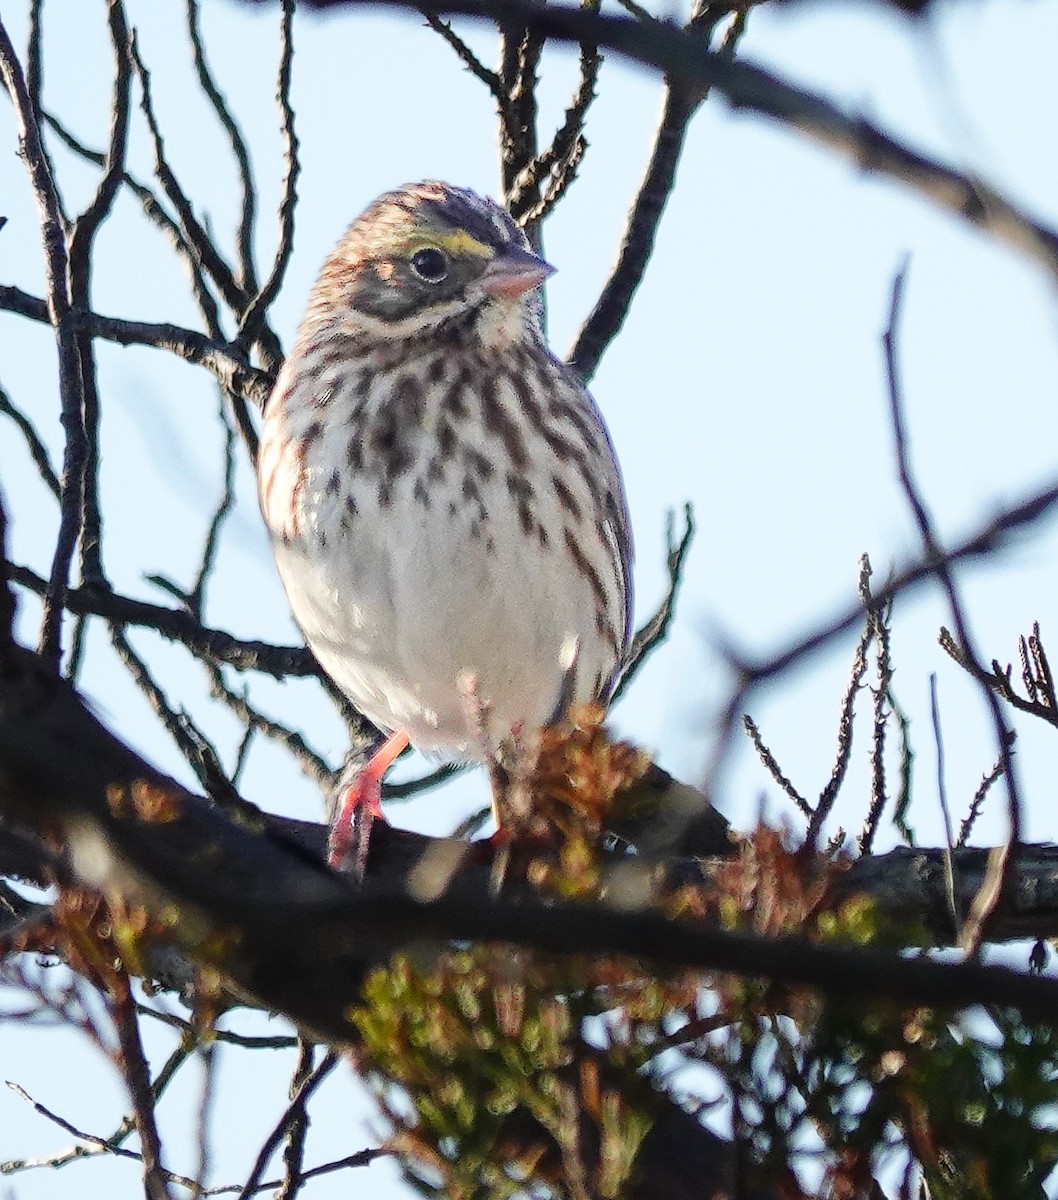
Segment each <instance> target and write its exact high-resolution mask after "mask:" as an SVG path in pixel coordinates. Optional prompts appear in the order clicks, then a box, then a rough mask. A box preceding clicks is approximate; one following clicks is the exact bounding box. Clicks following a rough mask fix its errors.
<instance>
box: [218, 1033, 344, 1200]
mask: <svg viewBox="0 0 1058 1200" xmlns="http://www.w3.org/2000/svg"><path fill="white" fill-rule="evenodd" d="M339 1061H340V1060H339V1057H338V1055H337V1054H336V1053H335V1052H334V1051H333V1050H328V1052H327V1053H326V1054H325V1055H324V1056H323V1058H322V1059H321V1060H320V1064H319V1066H318V1067H316V1068H314V1069H313V1070H312V1072H311V1073H310V1074H308V1075H306V1076H305V1077H304V1079H303V1080H302V1081H301V1083H300V1084H299V1085H298V1086H297V1087H296V1088H295V1090H294V1095H293V1096H292V1097H291V1101H290V1104H289V1105H288V1106H287V1108H286V1111H285V1112H284V1113H283V1115H282V1116H281V1117H280V1118H279V1120H278V1122H277V1123H276V1125H275V1128H274V1129H273V1130H272V1132H271V1133H270V1134H269V1135H268V1137H267V1138H266V1139H265V1143H264V1145H263V1146H262V1147H261V1149H260V1151H259V1153H258V1155H257V1159H256V1161H255V1162H254V1165H253V1170H251V1172H250V1177H249V1179H247V1181H246V1183H245V1184H244V1185H243V1189H242V1191H241V1192H240V1193H239V1197H238V1200H250V1197H251V1196H253V1195H254V1193H255V1192H256V1191H257V1190H258V1188H259V1186H260V1181H261V1176H262V1175H263V1174H264V1170H265V1167H267V1166H268V1160H269V1159H270V1158H271V1157H272V1155H273V1154H274V1153H275V1152H276V1148H277V1147H278V1146H279V1143H280V1142H281V1141H282V1140H283V1138H284V1137H285V1136H286V1134H287V1131H288V1130H289V1129H290V1126H291V1123H292V1122H294V1121H297V1120H299V1119H301V1117H302V1115H303V1114H304V1112H305V1110H306V1106H307V1104H308V1102H309V1100H310V1099H311V1098H312V1094H313V1092H315V1091H316V1089H317V1088H318V1087H319V1086H320V1084H321V1083H323V1081H324V1080H325V1079H326V1078H327V1076H328V1075H329V1074H330V1073H331V1072H332V1071H333V1070H334V1068H335V1067H336V1066H337V1065H338V1062H339Z"/></svg>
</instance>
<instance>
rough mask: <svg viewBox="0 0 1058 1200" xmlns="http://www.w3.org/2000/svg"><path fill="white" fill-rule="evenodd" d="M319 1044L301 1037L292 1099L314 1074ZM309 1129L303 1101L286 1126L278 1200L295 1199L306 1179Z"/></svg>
mask: <svg viewBox="0 0 1058 1200" xmlns="http://www.w3.org/2000/svg"><path fill="white" fill-rule="evenodd" d="M315 1054H316V1047H315V1045H314V1044H313V1043H312V1042H308V1041H305V1040H304V1039H302V1041H301V1043H300V1045H299V1046H298V1059H297V1064H296V1065H295V1067H294V1075H293V1078H292V1079H291V1081H290V1092H289V1096H290V1099H291V1100H293V1099H294V1097H295V1096H296V1095H297V1094H298V1091H299V1090H300V1088H301V1087H302V1086H303V1084H304V1083H305V1081H306V1080H307V1079H308V1078H309V1076H310V1075H311V1074H312V1069H313V1060H314V1058H315ZM308 1131H309V1113H308V1108H307V1107H306V1106H305V1105H304V1104H302V1105H300V1106H299V1108H298V1109H297V1111H296V1112H294V1113H293V1114H292V1115H291V1118H290V1121H289V1124H288V1126H287V1130H286V1145H285V1146H284V1147H283V1186H282V1187H281V1188H280V1189H279V1191H278V1192H276V1195H275V1200H294V1197H295V1196H296V1195H297V1194H298V1192H299V1191H300V1190H301V1186H302V1183H303V1181H304V1180H303V1175H302V1172H303V1171H304V1169H305V1140H306V1137H307V1135H308Z"/></svg>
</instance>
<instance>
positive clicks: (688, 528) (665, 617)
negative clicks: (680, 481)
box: [610, 504, 695, 704]
mask: <svg viewBox="0 0 1058 1200" xmlns="http://www.w3.org/2000/svg"><path fill="white" fill-rule="evenodd" d="M675 527H676V519H675V514H674V513H673V512H672V511H671V510H670V511H669V514H668V518H667V521H666V526H665V541H666V544H667V546H668V549H667V552H666V558H665V568H666V570H667V572H668V576H669V583H668V588H667V589H666V592H665V595H664V597H663V599H662V601H661V603H660V604H659V605H658V607H657V610H656V611H655V613H654V615H653V616H652V617H650V618H649V619H648V620H647V621H646V622H645V623H644V624H643V625H641V626H640V628H639V629H637V630H636V633H635V636H634V637H633V638H632V644H631V645H630V646H629V648H628V655H627V657H626V658H625V661H624V663H623V664H622V665H621V668H620V671H619V673H618V676H617V682H616V683H615V684H614V688H613V692H612V693H611V695H610V703H611V704H615V703H616V702H617V700H618V699H619V698H620V696H621V695H622V693H623V692H624V690H625V688H626V687H627V686H628V684H629V683H630V682H631V681H632V680H633V679H634V678H635V676H636V675H637V674H638V672H639V669H640V667H642V665H643V663H644V662H645V661H646V660H647V659H648V658H649V657H650V655H651V654H652V653H653V651H654V650H655V649H656V648H657V647H658V646H660V645H661V644H662V643H663V642H664V641H665V638H666V637H667V636H668V632H669V626H670V625H671V623H672V618H673V616H674V615H675V611H676V596H677V593H678V592H679V589H680V584H681V583H682V582H683V569H684V564H685V563H686V560H687V553H688V551H689V550H690V548H691V542H692V541H693V540H694V533H695V526H694V509H693V508H692V507H691V505H690V504H685V505H684V506H683V532H682V533H681V534H680V536H679V538H678V539H677V538H676V536H675V533H676V528H675Z"/></svg>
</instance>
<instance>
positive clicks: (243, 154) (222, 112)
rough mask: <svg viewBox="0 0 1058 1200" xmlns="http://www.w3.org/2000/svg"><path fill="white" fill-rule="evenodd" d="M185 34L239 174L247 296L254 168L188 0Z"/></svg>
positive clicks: (253, 285)
mask: <svg viewBox="0 0 1058 1200" xmlns="http://www.w3.org/2000/svg"><path fill="white" fill-rule="evenodd" d="M187 34H188V39H189V40H190V42H191V51H192V54H193V56H194V61H195V74H196V75H197V76H198V84H199V87H200V88H201V89H202V94H203V95H204V96H205V97H206V99H207V100H208V101H209V103H210V107H211V108H212V109H213V112H214V115H215V116H216V118H217V120H218V121H219V122H220V125H221V128H222V129H223V130H224V132H225V133H226V134H227V135H228V141H229V143H230V144H231V153H232V158H233V159H234V160H235V166H236V169H237V170H238V173H239V188H240V191H241V193H242V205H241V210H240V216H239V232H238V236H237V245H238V253H239V280H238V282H239V285H240V286H241V287H242V289H243V290H244V291H245V292H247V293H250V292H256V291H257V269H256V266H255V264H254V245H253V238H254V225H255V221H256V216H257V187H256V185H255V183H254V178H253V164H252V162H251V160H250V151H249V148H248V147H247V145H246V139H245V138H244V137H243V135H242V130H241V129H240V127H239V123H238V121H236V120H235V117H234V116H233V115H232V111H231V109H230V108H229V107H228V102H227V100H226V99H225V98H224V95H223V93H222V92H221V90H220V88H219V87H217V83H216V80H215V79H214V78H213V72H212V70H211V69H210V66H209V60H208V59H207V57H206V47H205V43H204V41H203V39H202V28H201V25H200V21H199V3H198V0H187Z"/></svg>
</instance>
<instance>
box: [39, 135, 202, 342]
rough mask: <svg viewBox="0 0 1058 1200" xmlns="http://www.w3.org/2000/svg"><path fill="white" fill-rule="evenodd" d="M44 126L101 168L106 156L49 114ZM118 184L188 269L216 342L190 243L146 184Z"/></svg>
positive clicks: (131, 179)
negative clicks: (137, 203)
mask: <svg viewBox="0 0 1058 1200" xmlns="http://www.w3.org/2000/svg"><path fill="white" fill-rule="evenodd" d="M44 123H45V124H46V125H47V126H48V128H49V129H51V130H53V131H54V132H55V134H56V135H57V136H58V138H59V140H60V141H61V142H62V143H63V144H64V145H65V146H67V147H68V148H69V149H70V150H72V151H73V152H74V154H76V155H77V156H78V157H79V158H83V159H84V160H85V162H90V163H94V164H95V165H96V166H98V167H101V166H103V164H104V163H105V161H106V156H105V155H104V154H101V153H100V152H99V151H98V150H92V149H90V148H89V147H88V146H86V145H85V144H84V143H83V142H81V141H80V140H79V139H78V138H76V137H74V135H73V134H72V133H71V132H70V130H68V129H67V128H66V126H65V125H64V124H63V123H62V122H61V121H60V120H59V119H58V117H56V116H54V115H53V114H52V113H44ZM121 181H122V183H123V184H124V185H125V186H126V187H127V188H129V189H130V190H131V192H132V193H133V195H134V196H135V197H136V198H137V200H139V202H140V207H141V208H142V209H143V213H144V215H145V216H146V217H147V219H148V221H150V222H151V224H152V225H154V226H155V228H157V229H158V230H159V231H160V232H161V233H162V234H163V235H164V236H165V238H166V240H167V241H168V243H169V245H170V246H171V247H172V249H173V250H174V251H175V252H176V254H177V256H178V257H179V258H180V259H181V260H182V261H183V263H184V265H185V266H186V267H187V269H188V273H189V275H190V276H191V290H192V293H193V295H194V298H195V303H196V305H197V306H198V310H199V312H200V313H201V314H202V318H203V320H204V321H205V323H206V328H207V329H208V330H209V333H210V336H211V337H212V338H214V339H216V340H219V339H220V337H221V327H220V311H219V309H218V308H217V302H216V300H215V299H214V297H213V294H212V292H210V290H209V284H208V282H207V280H206V277H205V274H204V273H203V271H202V266H201V264H200V262H199V261H198V258H197V257H196V255H195V251H194V249H193V247H192V246H191V243H190V242H189V241H188V240H187V238H186V237H185V236H184V234H183V231H182V230H181V228H180V225H179V223H178V222H177V221H175V220H174V219H173V218H172V217H171V216H170V215H169V213H167V212H166V211H165V208H164V206H163V205H162V202H161V200H160V199H159V197H158V195H157V194H156V193H155V192H154V190H153V189H152V188H150V187H148V186H147V184H145V183H143V182H141V181H140V180H139V179H137V178H136V177H135V176H133V175H131V174H130V173H129V172H127V171H126V172H125V173H124V174H123V175H122V179H121Z"/></svg>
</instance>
